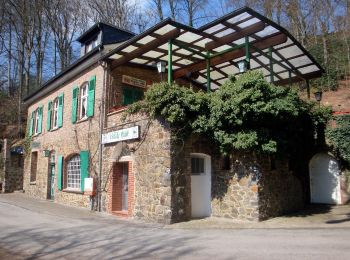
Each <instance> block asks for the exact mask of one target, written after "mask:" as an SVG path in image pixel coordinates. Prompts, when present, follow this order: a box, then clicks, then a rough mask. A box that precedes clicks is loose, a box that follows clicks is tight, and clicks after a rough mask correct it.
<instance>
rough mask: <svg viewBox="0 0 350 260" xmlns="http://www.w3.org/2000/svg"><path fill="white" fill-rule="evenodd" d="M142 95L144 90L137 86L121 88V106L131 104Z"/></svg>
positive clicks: (141, 97) (140, 98)
mask: <svg viewBox="0 0 350 260" xmlns="http://www.w3.org/2000/svg"><path fill="white" fill-rule="evenodd" d="M143 96H144V92H143V90H142V89H139V88H130V87H124V88H123V106H127V105H130V104H133V103H135V102H137V101H139V100H142V99H143Z"/></svg>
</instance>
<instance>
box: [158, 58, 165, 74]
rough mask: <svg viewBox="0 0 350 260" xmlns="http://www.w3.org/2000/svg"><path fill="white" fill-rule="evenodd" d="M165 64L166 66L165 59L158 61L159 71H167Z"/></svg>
mask: <svg viewBox="0 0 350 260" xmlns="http://www.w3.org/2000/svg"><path fill="white" fill-rule="evenodd" d="M165 66H166V62H165V61H158V62H157V69H158V72H159V73H163V72H165Z"/></svg>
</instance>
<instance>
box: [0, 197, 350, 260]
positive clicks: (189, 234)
mask: <svg viewBox="0 0 350 260" xmlns="http://www.w3.org/2000/svg"><path fill="white" fill-rule="evenodd" d="M316 213H322V214H316ZM304 216H305V217H304ZM349 218H350V217H349V207H348V206H345V207H335V208H327V207H321V208H317V207H316V208H312V209H310V210H309V211H305V212H303V213H302V214H301V215H300V216H289V217H283V218H276V219H272V220H269V221H266V222H261V223H247V222H244V223H242V222H234V221H230V220H225V219H215V218H209V219H205V220H195V221H189V222H186V223H179V224H174V225H168V226H163V225H158V224H148V223H143V222H139V221H135V220H125V219H120V218H117V217H114V216H110V215H107V214H102V213H97V212H90V211H89V210H86V209H80V208H74V207H67V206H63V205H59V204H56V203H52V202H49V201H45V200H35V199H31V198H28V197H26V196H25V194H0V228H1V229H0V259H6V260H7V259H10V260H12V259H14V260H22V259H44V260H46V259H59V260H61V259H68V260H70V259H72V260H77V259H99V260H103V259H190V260H192V259H200V260H202V259H210V260H211V259H218V260H219V259H259V260H261V259H262V260H264V259H268V260H271V259H272V260H273V259H276V260H277V259H278V260H280V259H284V260H288V259H308V260H309V259H315V260H323V259H335V258H336V259H337V260H341V259H344V260H347V259H349V255H350V247H349V241H350V227H349V222H350V221H349ZM310 225H311V226H310ZM219 226H220V228H219ZM310 227H311V228H310Z"/></svg>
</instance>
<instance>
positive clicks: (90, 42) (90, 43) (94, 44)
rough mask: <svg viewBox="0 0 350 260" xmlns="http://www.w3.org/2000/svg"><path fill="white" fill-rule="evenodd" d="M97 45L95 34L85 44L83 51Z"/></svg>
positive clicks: (86, 51) (87, 50)
mask: <svg viewBox="0 0 350 260" xmlns="http://www.w3.org/2000/svg"><path fill="white" fill-rule="evenodd" d="M97 45H98V37H97V36H96V37H95V38H93V39H92V40H91V41H88V42H87V43H86V45H85V53H88V52H89V51H91V50H93V49H94V48H96V47H97Z"/></svg>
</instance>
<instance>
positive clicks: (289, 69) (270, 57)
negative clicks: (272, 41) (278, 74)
mask: <svg viewBox="0 0 350 260" xmlns="http://www.w3.org/2000/svg"><path fill="white" fill-rule="evenodd" d="M251 47H252V48H253V49H254V51H256V52H258V53H259V54H261V55H262V56H264V57H266V58H268V59H270V61H271V60H272V62H273V63H275V64H278V65H279V66H281V67H282V68H284V69H286V70H287V71H290V72H293V73H294V74H295V75H296V76H297V77H299V78H300V79H303V80H305V79H304V78H303V77H302V76H301V75H300V74H299V73H298V72H296V71H293V70H292V69H291V68H289V67H287V66H286V65H284V64H283V63H282V62H280V61H278V60H276V59H275V58H273V57H272V55H271V56H270V55H269V54H266V53H265V52H263V51H262V50H260V49H259V48H256V47H255V46H253V45H251ZM271 51H272V48H271ZM269 52H270V48H269Z"/></svg>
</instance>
